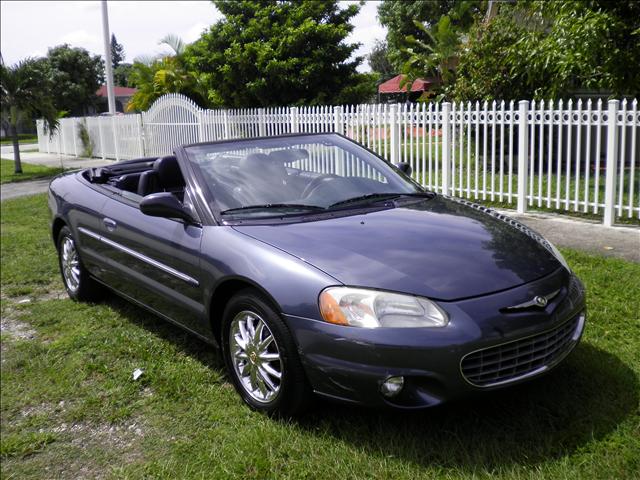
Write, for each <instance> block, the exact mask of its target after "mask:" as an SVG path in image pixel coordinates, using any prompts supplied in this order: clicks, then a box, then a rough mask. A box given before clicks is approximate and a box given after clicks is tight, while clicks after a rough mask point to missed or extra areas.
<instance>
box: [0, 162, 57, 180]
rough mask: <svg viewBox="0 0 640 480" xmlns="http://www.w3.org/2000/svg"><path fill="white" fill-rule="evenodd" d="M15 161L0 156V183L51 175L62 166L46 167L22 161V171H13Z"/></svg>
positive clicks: (55, 173)
mask: <svg viewBox="0 0 640 480" xmlns="http://www.w3.org/2000/svg"><path fill="white" fill-rule="evenodd" d="M14 168H15V163H14V161H13V160H7V159H5V158H0V183H11V182H25V181H27V180H36V179H38V178H47V177H53V176H54V175H58V174H59V173H61V172H63V171H64V170H63V169H62V168H59V167H56V168H52V167H46V166H44V165H33V164H31V163H24V162H22V173H21V174H17V175H16V174H15V173H14Z"/></svg>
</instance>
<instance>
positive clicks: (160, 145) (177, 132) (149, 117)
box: [142, 93, 204, 157]
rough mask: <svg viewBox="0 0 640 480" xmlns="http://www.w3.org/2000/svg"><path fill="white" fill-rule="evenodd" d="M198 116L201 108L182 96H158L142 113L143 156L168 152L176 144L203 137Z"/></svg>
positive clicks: (200, 114)
mask: <svg viewBox="0 0 640 480" xmlns="http://www.w3.org/2000/svg"><path fill="white" fill-rule="evenodd" d="M201 117H202V109H201V108H200V107H198V105H196V104H195V103H194V102H193V101H192V100H191V99H189V98H187V97H185V96H184V95H180V94H177V93H171V94H168V95H163V96H162V97H160V98H159V99H158V100H156V101H155V102H154V104H153V105H152V106H151V108H150V109H149V110H147V111H146V112H143V113H142V125H143V128H144V146H145V148H144V151H145V155H146V156H149V157H153V156H161V155H168V154H170V153H171V152H172V150H173V149H174V148H175V147H177V146H178V145H184V144H188V143H196V142H199V141H202V140H204V139H203V138H202V132H201V130H202V129H201V124H202V123H201Z"/></svg>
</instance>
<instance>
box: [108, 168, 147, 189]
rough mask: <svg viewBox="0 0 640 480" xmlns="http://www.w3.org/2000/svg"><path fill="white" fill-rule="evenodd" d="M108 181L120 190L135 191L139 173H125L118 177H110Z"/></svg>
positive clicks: (138, 182) (138, 181)
mask: <svg viewBox="0 0 640 480" xmlns="http://www.w3.org/2000/svg"><path fill="white" fill-rule="evenodd" d="M109 183H110V184H112V185H113V186H114V187H116V188H118V189H120V190H126V191H128V192H132V193H136V192H137V191H138V185H139V184H140V174H139V173H129V174H127V175H120V176H119V177H115V178H112V179H110V180H109Z"/></svg>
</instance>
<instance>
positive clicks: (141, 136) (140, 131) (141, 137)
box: [136, 113, 144, 157]
mask: <svg viewBox="0 0 640 480" xmlns="http://www.w3.org/2000/svg"><path fill="white" fill-rule="evenodd" d="M136 124H137V125H138V151H139V152H140V156H141V157H144V128H143V127H142V114H140V113H136Z"/></svg>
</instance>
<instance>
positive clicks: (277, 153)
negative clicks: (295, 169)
mask: <svg viewBox="0 0 640 480" xmlns="http://www.w3.org/2000/svg"><path fill="white" fill-rule="evenodd" d="M269 157H270V158H273V159H274V160H278V161H279V162H282V163H293V162H295V161H298V160H306V159H307V158H309V152H308V151H307V150H305V149H304V148H291V149H288V150H274V151H273V152H271V153H269Z"/></svg>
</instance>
